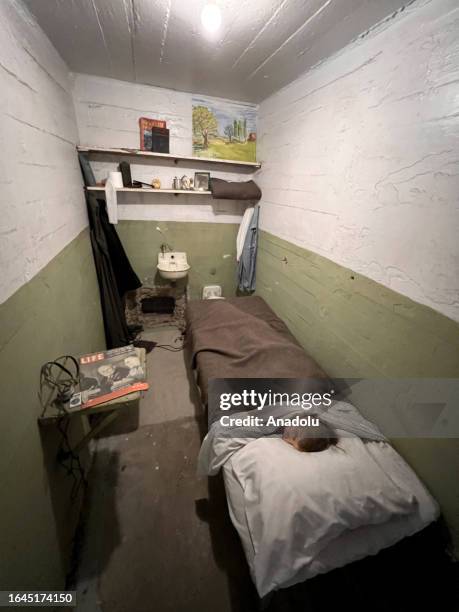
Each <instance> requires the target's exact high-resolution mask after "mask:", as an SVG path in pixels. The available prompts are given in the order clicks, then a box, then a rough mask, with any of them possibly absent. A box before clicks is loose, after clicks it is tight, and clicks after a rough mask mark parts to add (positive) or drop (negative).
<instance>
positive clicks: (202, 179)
mask: <svg viewBox="0 0 459 612" xmlns="http://www.w3.org/2000/svg"><path fill="white" fill-rule="evenodd" d="M209 185H210V172H195V173H194V190H195V191H209Z"/></svg>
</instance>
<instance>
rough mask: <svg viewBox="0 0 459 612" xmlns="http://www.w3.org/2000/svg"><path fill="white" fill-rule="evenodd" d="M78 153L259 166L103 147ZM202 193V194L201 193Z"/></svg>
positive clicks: (243, 166)
mask: <svg viewBox="0 0 459 612" xmlns="http://www.w3.org/2000/svg"><path fill="white" fill-rule="evenodd" d="M77 149H78V151H80V153H89V154H97V155H107V156H110V155H119V156H125V157H126V156H128V157H136V158H140V159H141V158H144V159H162V160H169V161H171V162H173V163H174V164H178V163H179V162H188V163H189V162H191V163H193V164H195V163H198V164H216V165H220V166H237V167H239V168H245V169H253V170H258V169H259V168H261V164H260V163H258V162H246V161H236V160H233V159H214V158H213V157H189V156H186V155H172V154H171V153H153V152H152V151H139V150H138V149H110V148H105V147H89V146H80V147H77ZM201 193H202V192H201Z"/></svg>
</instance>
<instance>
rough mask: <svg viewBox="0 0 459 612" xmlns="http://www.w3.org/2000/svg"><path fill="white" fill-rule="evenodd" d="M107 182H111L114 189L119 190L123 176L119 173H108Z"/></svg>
mask: <svg viewBox="0 0 459 612" xmlns="http://www.w3.org/2000/svg"><path fill="white" fill-rule="evenodd" d="M108 180H109V181H111V182H112V184H113V187H115V189H121V188H122V187H123V176H122V174H121V172H109V173H108Z"/></svg>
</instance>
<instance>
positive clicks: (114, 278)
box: [79, 153, 142, 349]
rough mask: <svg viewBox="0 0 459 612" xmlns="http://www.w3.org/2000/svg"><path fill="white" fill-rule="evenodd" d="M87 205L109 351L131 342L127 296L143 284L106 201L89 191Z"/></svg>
mask: <svg viewBox="0 0 459 612" xmlns="http://www.w3.org/2000/svg"><path fill="white" fill-rule="evenodd" d="M79 160H80V166H81V170H82V172H83V177H84V181H85V184H86V186H90V185H95V183H96V181H95V178H94V174H93V172H92V169H91V166H90V164H89V161H88V159H87V158H86V157H85V156H84V155H82V154H81V153H79ZM86 204H87V207H88V217H89V228H90V234H91V245H92V251H93V254H94V263H95V266H96V272H97V278H98V281H99V291H100V302H101V306H102V314H103V319H104V329H105V339H106V343H107V348H109V349H110V348H116V347H118V346H124V345H126V344H129V342H131V338H130V334H129V330H128V326H127V323H126V316H125V310H124V301H123V297H124V295H125V293H126V292H127V291H132V290H134V289H137V288H138V287H140V286H141V285H142V283H141V282H140V280H139V277H138V276H137V274H136V273H135V272H134V270H133V269H132V266H131V264H130V262H129V259H128V257H127V255H126V252H125V250H124V248H123V245H122V244H121V240H120V239H119V236H118V234H117V232H116V229H115V226H114V225H113V224H111V223H110V222H109V220H108V214H107V208H106V205H105V201H104V200H97V198H96V197H95V196H94V194H93V193H91V192H88V191H87V192H86Z"/></svg>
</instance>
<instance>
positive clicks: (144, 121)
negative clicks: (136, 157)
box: [139, 117, 166, 151]
mask: <svg viewBox="0 0 459 612" xmlns="http://www.w3.org/2000/svg"><path fill="white" fill-rule="evenodd" d="M165 127H166V122H165V121H162V120H160V119H148V117H140V119H139V128H140V149H141V150H142V151H151V130H152V128H162V129H165ZM146 132H149V135H148V134H147V138H148V136H149V143H148V142H147V143H146V142H145V133H146Z"/></svg>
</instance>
